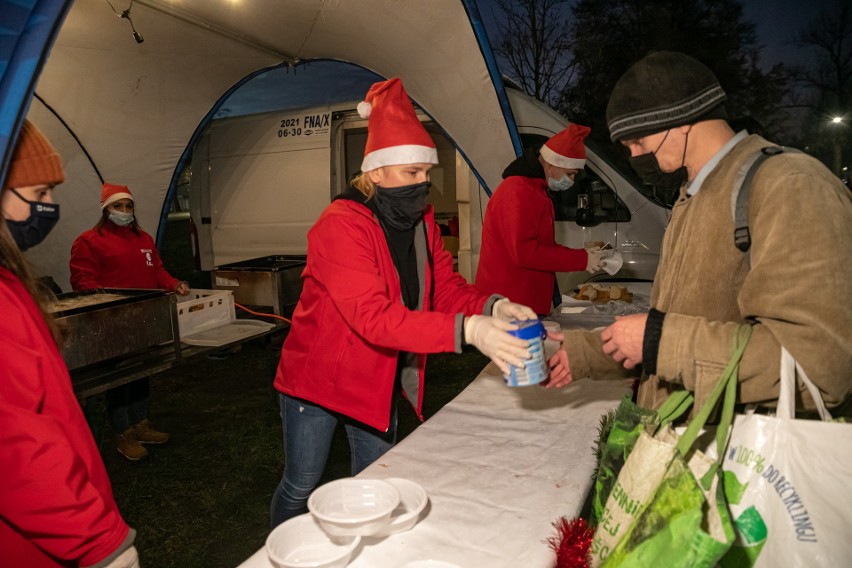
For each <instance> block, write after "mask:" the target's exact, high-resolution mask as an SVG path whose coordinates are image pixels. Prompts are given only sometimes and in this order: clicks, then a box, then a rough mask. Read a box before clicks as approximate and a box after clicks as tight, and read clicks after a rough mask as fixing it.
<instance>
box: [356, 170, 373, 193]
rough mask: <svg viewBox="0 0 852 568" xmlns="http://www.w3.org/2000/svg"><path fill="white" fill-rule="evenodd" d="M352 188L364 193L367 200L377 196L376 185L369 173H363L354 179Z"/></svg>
mask: <svg viewBox="0 0 852 568" xmlns="http://www.w3.org/2000/svg"><path fill="white" fill-rule="evenodd" d="M352 187H354V188H355V189H357V190H358V191H360V192H361V193H363V194H364V196H365V197H366V198H367V199H370V198H372V197H373V196H374V195H375V194H376V184H375V183H373V180H371V179H370V176H369V172H361V173H359V174H358V175H356V176H355V177H354V178H352Z"/></svg>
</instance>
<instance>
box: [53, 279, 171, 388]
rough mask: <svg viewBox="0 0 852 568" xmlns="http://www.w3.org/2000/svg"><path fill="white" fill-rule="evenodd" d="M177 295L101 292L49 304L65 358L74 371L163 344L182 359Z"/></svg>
mask: <svg viewBox="0 0 852 568" xmlns="http://www.w3.org/2000/svg"><path fill="white" fill-rule="evenodd" d="M175 303H176V302H175V295H174V294H173V293H170V292H165V291H162V290H140V289H135V288H100V289H97V290H88V291H85V292H68V293H66V294H59V295H58V296H57V298H56V300H55V301H54V302H51V303H49V304H48V311H50V312H51V313H52V314H53V317H54V319H56V320H57V321H58V322H59V323H60V325H61V326H62V327H63V334H64V344H63V346H62V357H63V358H64V359H65V363H66V365H68V369H69V370H71V371H73V370H75V369H79V368H82V367H87V366H89V365H94V364H96V363H102V362H105V361H109V360H111V359H115V358H117V357H123V356H128V355H134V354H137V353H141V352H144V351H145V350H147V349H150V348H152V347H159V346H162V345H164V344H166V345H168V344H172V345H174V349H175V352H176V353H178V354H180V339H179V334H178V323H177V312H176V310H175Z"/></svg>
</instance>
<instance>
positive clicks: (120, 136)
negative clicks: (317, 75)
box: [30, 0, 517, 285]
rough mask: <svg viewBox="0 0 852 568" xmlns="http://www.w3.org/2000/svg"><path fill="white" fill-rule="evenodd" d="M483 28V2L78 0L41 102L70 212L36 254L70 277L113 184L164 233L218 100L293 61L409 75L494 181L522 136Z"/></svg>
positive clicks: (48, 268) (417, 94)
mask: <svg viewBox="0 0 852 568" xmlns="http://www.w3.org/2000/svg"><path fill="white" fill-rule="evenodd" d="M110 4H112V6H111V5H110ZM127 4H129V5H130V13H129V15H130V19H129V20H128V19H127V18H122V17H120V14H121V13H122V12H123V11H124V10H126V9H127ZM113 7H114V8H115V10H113ZM131 20H132V26H133V27H134V28H135V30H136V31H137V32H138V34H139V35H140V36H141V38H144V41H143V42H142V43H137V41H136V40H135V39H134V36H133V34H132V29H131ZM482 30H483V28H482V25H481V22H480V21H479V15H478V12H477V9H476V6H475V3H474V1H473V0H430V1H428V2H422V1H418V0H358V1H357V2H352V1H349V2H347V1H343V0H288V1H287V2H281V1H279V0H251V1H250V2H247V1H237V0H180V1H177V0H135V1H133V2H128V1H127V0H111V2H109V3H108V2H106V1H105V0H77V1H76V2H74V3H73V5H72V6H71V8H70V10H69V11H68V14H67V16H66V18H65V20H64V23H63V25H62V28H61V30H60V31H59V34H58V37H57V38H56V41H55V43H54V45H53V49H52V51H51V52H50V55H49V58H48V59H47V61H46V63H45V65H44V68H43V70H42V72H41V75H40V77H39V80H38V83H37V85H36V88H35V95H36V99H35V100H34V101H33V104H32V108H31V109H30V118H31V119H32V120H34V121H35V122H36V124H38V125H39V127H41V128H42V129H43V130H44V131H45V132H46V134H47V135H48V137H49V138H50V139H51V141H54V143H55V144H56V146H57V148H58V150H59V151H60V153H61V154H62V156H63V159H64V161H65V163H66V169H67V170H68V171H67V173H68V176H67V178H68V179H67V181H66V183H65V184H63V186H61V187H60V188H59V190H58V191H57V195H56V197H57V200H58V201H59V203H60V205H61V207H62V218H63V220H62V222H61V223H60V224H59V225H58V227H57V229H55V231H54V232H55V233H56V234H55V235H54V234H51V236H50V237H49V238H48V239H47V240H46V241H45V243H44V244H43V245H40V246H39V247H37V249H34V250H33V253H36V252H37V253H38V254H30V259H31V260H32V261H33V262H34V264H36V266H37V268H38V269H39V271H40V272H41V273H43V274H57V273H58V276H59V277H58V278H57V282H59V283H60V285H62V283H63V281H64V274H63V272H62V270H63V269H64V270H65V271H66V272H67V266H64V267H63V266H62V264H63V263H64V264H65V265H67V258H68V249H69V247H70V243H71V241H72V240H73V238H74V236H76V235H78V234H79V233H80V232H82V231H83V230H85V229H86V228H89V227H91V226H92V225H93V224H94V223H95V221H96V220H97V218H98V216H99V209H98V206H97V203H98V200H99V192H100V185H101V180H103V181H109V182H111V183H118V184H122V185H128V186H129V187H130V188H131V190H132V191H133V193H134V197H135V199H136V202H137V215H138V218H139V221H140V223H141V224H142V225H143V226H144V227H146V228H147V229H148V230H149V231H151V232H153V231H154V230H155V228H156V227H158V226H159V225H160V224H161V221H162V219H164V218H165V214H166V212H167V207H168V204H169V200H168V199H167V198H168V192H169V190H170V188H171V187H173V186H174V183H173V182H174V181H175V177H176V176H177V175H178V174H179V169H178V166H179V164H180V162H181V158H182V156H185V155H186V153H187V152H188V149H189V148H191V145H192V143H193V141H194V137H195V136H197V135H198V133H199V132H200V130H201V128H202V127H203V125H204V124H205V123H206V121H207V120H209V118H210V117H211V116H212V115H213V113H214V112H215V109H216V108H217V106H218V104H220V103H221V101H222V100H223V99H224V97H226V96H227V94H228V93H229V91H230V90H232V89H234V88H235V87H236V86H238V85H239V84H240V83H241V82H242V81H243V80H245V79H246V78H247V77H250V76H251V75H252V74H253V73H256V72H257V71H258V70H261V69H265V68H268V67H271V66H276V65H280V64H282V63H290V64H295V63H297V62H301V61H306V60H313V59H336V60H341V61H346V62H350V63H353V64H356V65H359V66H361V67H364V68H365V69H369V70H371V71H373V72H375V73H377V74H378V75H380V76H383V77H401V78H403V80H404V82H405V87H406V90H407V91H408V93H409V95H410V96H411V97H412V99H414V100H415V101H416V102H417V103H418V104H419V105H420V106H421V107H422V108H423V109H424V110H425V111H426V112H427V113H428V114H429V115H431V116H432V118H433V119H434V120H435V121H437V123H438V124H440V125H441V126H442V127H443V128H444V130H445V131H446V133H447V134H448V136H449V137H450V138H451V139H452V140H453V141H454V142H455V144H456V145H457V147H458V149H459V151H460V152H461V153H462V155H464V156H465V157H466V158H467V159H468V161H469V162H470V164H471V165H472V167H473V169H474V171H475V172H476V173H477V175H478V176H479V177H480V179H481V180H482V181H483V182H484V184H485V185H486V186H487V187H490V188H491V189H493V188H494V187H496V185H497V184H498V183H499V181H500V172H501V171H502V168H503V167H504V166H505V164H506V163H508V162H509V161H511V160H512V159H513V158H514V157H515V155H516V147H517V137H516V135H515V134H513V132H512V127H510V126H509V125H510V124H512V119H511V114H510V112H511V111H509V110H508V104H506V103H505V102H501V94H503V91H502V84H501V82H500V81H499V78H498V76H497V72H496V66H495V65H494V64H493V59H492V57H491V52H490V48H488V46H487V42H486V40H485V39H484V32H483V31H482ZM495 79H496V80H495ZM504 112H505V113H507V114H505V115H504ZM513 137H514V139H513Z"/></svg>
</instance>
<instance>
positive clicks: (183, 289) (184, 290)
mask: <svg viewBox="0 0 852 568" xmlns="http://www.w3.org/2000/svg"><path fill="white" fill-rule="evenodd" d="M175 294H178V295H180V296H186V295H187V294H189V284H187V283H186V282H184V281H183V280H181V281H180V282H178V285H177V287H176V288H175Z"/></svg>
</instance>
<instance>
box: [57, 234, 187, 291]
mask: <svg viewBox="0 0 852 568" xmlns="http://www.w3.org/2000/svg"><path fill="white" fill-rule="evenodd" d="M70 268H71V287H72V288H74V290H91V289H93V288H148V289H157V288H159V289H162V290H174V289H175V288H177V285H178V283H179V280H178V279H177V278H174V277H173V276H172V275H171V274H169V273H168V272H167V271H166V269H165V268H164V267H163V263H162V261H161V260H160V255H159V254H157V247H156V246H154V239H152V238H151V235H149V234H148V233H146V232H145V231H143V230H141V229H140V230H139V234H138V235H137V234H136V233H134V232H133V230H132V229H131V228H130V227H119V226H118V225H116V224H115V223H112V222H111V221H108V222H107V223H106V224H105V225H104V226H103V227H102V228H101V229H100V230H98V229H89V230H88V231H86V232H85V233H83V234H82V235H80V236H79V237H77V239H76V240H75V241H74V244H73V245H71V264H70Z"/></svg>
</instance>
